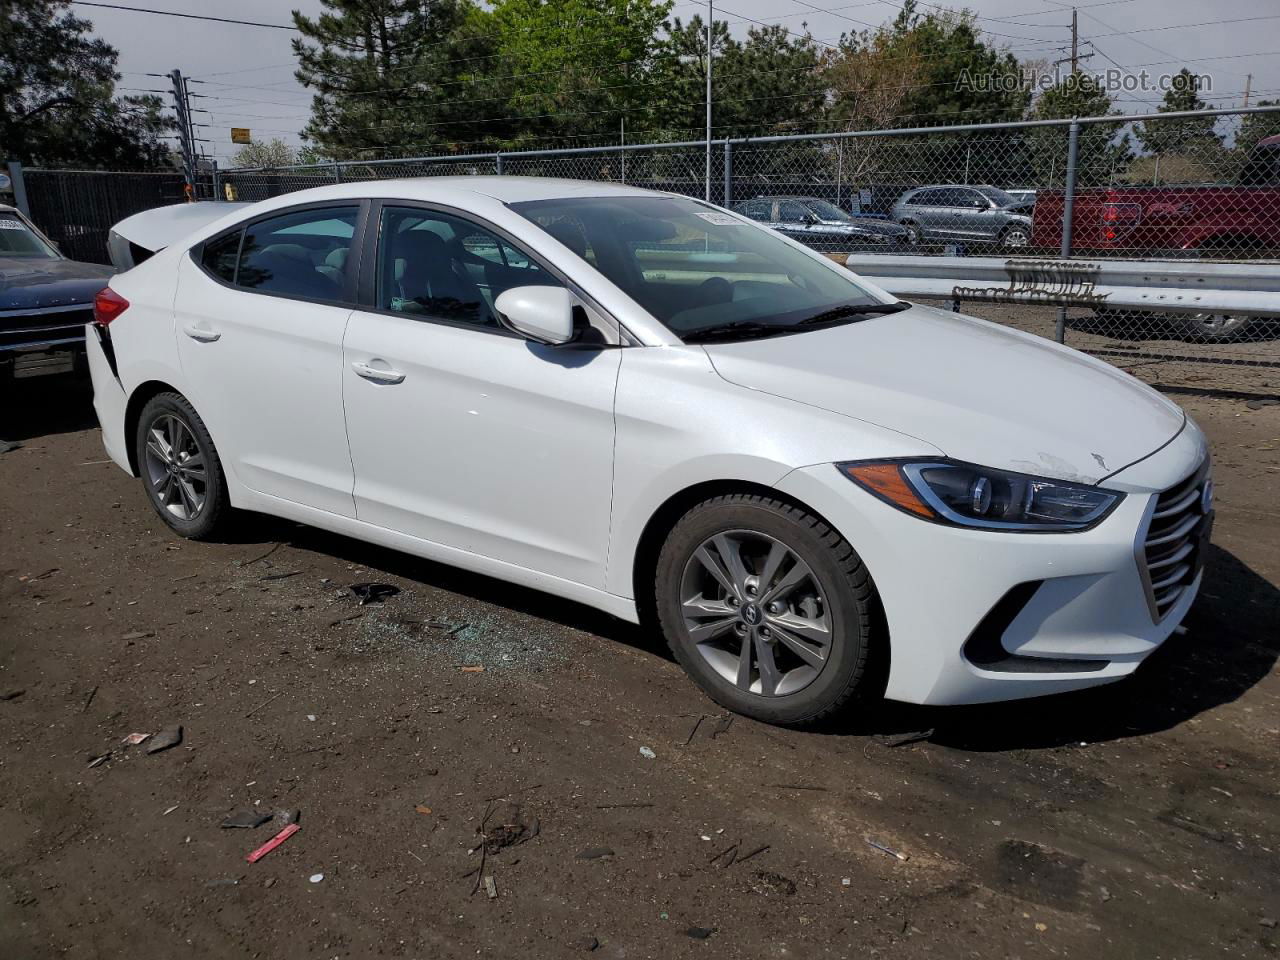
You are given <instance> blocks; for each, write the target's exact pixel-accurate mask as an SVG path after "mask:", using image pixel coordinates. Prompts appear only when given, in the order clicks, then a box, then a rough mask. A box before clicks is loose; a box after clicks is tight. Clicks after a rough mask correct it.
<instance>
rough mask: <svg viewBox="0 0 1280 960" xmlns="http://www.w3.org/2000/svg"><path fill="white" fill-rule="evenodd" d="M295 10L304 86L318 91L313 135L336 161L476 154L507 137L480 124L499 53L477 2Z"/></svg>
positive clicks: (390, 1)
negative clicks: (486, 83) (482, 84)
mask: <svg viewBox="0 0 1280 960" xmlns="http://www.w3.org/2000/svg"><path fill="white" fill-rule="evenodd" d="M323 6H324V9H323V11H322V12H321V13H320V14H319V15H318V16H317V17H315V18H314V19H312V18H309V17H306V16H303V15H302V14H301V13H298V12H297V11H295V12H294V15H293V19H294V24H295V25H296V26H297V28H298V30H299V31H300V32H301V34H302V36H301V37H299V38H298V39H296V40H294V41H293V51H294V55H295V56H296V57H297V58H298V71H297V77H298V80H299V82H300V83H302V84H303V85H304V86H306V87H308V88H310V89H312V90H314V91H315V96H314V97H313V98H312V103H311V120H310V122H309V123H308V124H307V127H306V129H305V131H304V135H305V136H306V138H307V139H308V140H310V141H312V142H313V143H314V144H315V145H316V147H317V149H318V150H320V151H321V152H323V153H324V154H326V155H327V156H332V157H334V158H336V159H352V158H366V159H367V158H370V157H381V156H392V157H394V156H402V155H405V154H409V153H415V152H416V153H422V152H431V151H433V150H441V151H454V152H468V151H469V150H470V149H472V148H473V146H474V145H475V142H476V141H481V142H485V141H488V140H490V139H492V138H494V137H496V136H500V135H501V131H500V130H495V129H494V128H492V127H487V126H485V125H483V124H479V123H477V122H476V120H477V117H479V116H482V115H483V114H484V111H483V110H482V109H478V108H479V107H481V106H482V105H481V104H477V103H475V100H476V98H477V97H479V96H483V94H477V93H476V92H475V87H476V80H477V76H478V75H479V74H480V73H481V72H482V71H483V70H484V69H486V68H487V67H488V65H489V64H490V62H491V61H492V59H493V57H492V54H493V46H492V44H491V42H490V39H489V37H488V36H487V34H486V29H487V28H486V26H485V23H486V15H485V14H484V13H483V11H481V9H480V8H479V7H478V6H476V4H475V3H473V2H472V0H433V2H431V3H424V2H422V0H323Z"/></svg>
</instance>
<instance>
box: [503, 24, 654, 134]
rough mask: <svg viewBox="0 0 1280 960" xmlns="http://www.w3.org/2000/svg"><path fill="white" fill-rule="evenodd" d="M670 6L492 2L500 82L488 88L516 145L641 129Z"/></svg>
mask: <svg viewBox="0 0 1280 960" xmlns="http://www.w3.org/2000/svg"><path fill="white" fill-rule="evenodd" d="M670 7H671V0H494V3H493V8H492V13H491V15H490V20H489V29H490V30H491V31H492V33H493V37H492V42H493V44H494V52H495V54H496V57H495V60H496V62H497V63H500V64H501V65H502V67H501V71H497V70H496V68H495V71H494V72H501V73H502V74H504V75H503V76H497V77H495V78H494V81H493V83H492V84H491V85H490V87H491V89H494V90H495V91H498V92H501V93H502V94H503V95H505V101H498V102H497V103H498V107H497V108H498V109H499V110H505V111H506V113H505V114H497V115H498V116H503V115H505V116H508V117H511V118H513V119H512V120H510V121H507V123H508V125H509V126H508V132H507V138H508V141H509V142H510V143H511V144H512V145H518V144H519V143H520V142H522V141H528V140H536V139H542V138H549V137H557V138H564V137H579V136H583V137H600V136H605V137H608V138H610V139H611V140H616V138H617V136H618V133H619V129H620V123H621V122H622V121H623V120H624V119H625V120H626V122H627V125H628V126H633V125H634V126H636V127H641V126H643V125H644V121H645V114H646V112H647V111H646V108H647V107H648V105H649V102H650V99H651V97H652V95H653V91H652V87H651V86H650V85H648V84H646V81H647V80H648V79H649V71H650V68H651V67H652V64H653V61H654V58H655V56H656V55H657V53H658V51H659V47H660V44H659V39H658V30H659V28H660V27H661V25H662V23H663V21H664V20H665V19H666V16H667V11H668V10H669V9H670Z"/></svg>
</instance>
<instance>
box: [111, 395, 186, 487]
mask: <svg viewBox="0 0 1280 960" xmlns="http://www.w3.org/2000/svg"><path fill="white" fill-rule="evenodd" d="M162 393H176V394H178V396H183V393H182V391H181V390H179V389H178V388H177V387H175V386H173V385H172V384H169V383H165V382H164V381H163V380H146V381H143V382H142V383H140V384H138V386H137V387H135V388H134V391H133V393H131V394H129V402H128V403H127V404H126V405H125V408H124V439H125V451H126V453H127V454H128V457H129V471H130V473H132V474H133V475H134V476H135V477H137V476H140V473H139V464H138V451H137V445H136V443H135V442H134V437H136V436H137V433H138V420H139V419H141V417H142V408H143V407H145V406H146V405H147V401H148V400H150V399H151V398H152V397H155V396H158V395H159V394H162Z"/></svg>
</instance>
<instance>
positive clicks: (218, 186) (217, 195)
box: [209, 160, 222, 200]
mask: <svg viewBox="0 0 1280 960" xmlns="http://www.w3.org/2000/svg"><path fill="white" fill-rule="evenodd" d="M209 174H210V176H212V178H213V185H212V190H213V196H211V197H210V198H209V199H210V200H221V199H222V175H221V174H220V173H219V172H218V161H217V160H210V161H209Z"/></svg>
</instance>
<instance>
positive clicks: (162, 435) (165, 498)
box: [134, 393, 231, 540]
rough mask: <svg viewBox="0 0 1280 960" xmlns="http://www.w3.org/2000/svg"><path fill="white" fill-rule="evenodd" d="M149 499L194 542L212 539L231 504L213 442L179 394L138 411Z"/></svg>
mask: <svg viewBox="0 0 1280 960" xmlns="http://www.w3.org/2000/svg"><path fill="white" fill-rule="evenodd" d="M134 443H135V450H136V452H137V462H138V470H139V473H141V475H142V483H143V485H144V486H145V487H146V490H147V499H148V500H150V501H151V506H152V507H154V508H155V510H156V513H158V514H160V518H161V519H162V520H164V522H165V523H166V524H168V525H169V526H170V527H171V528H172V529H173V530H175V531H176V532H178V533H180V534H182V536H184V537H189V538H191V539H193V540H206V539H209V538H211V537H213V536H216V535H217V534H218V532H219V531H221V530H222V529H223V528H224V527H225V526H226V524H227V522H228V520H229V515H230V513H231V503H230V499H229V498H228V496H227V480H226V475H225V474H224V473H223V470H222V462H221V461H220V460H219V459H218V451H217V449H216V448H215V447H214V445H213V438H212V437H210V436H209V431H208V429H207V428H206V427H205V425H204V421H203V420H201V419H200V415H199V414H198V413H196V411H195V409H194V408H193V407H192V406H191V404H190V403H188V402H187V400H186V398H185V397H183V396H182V395H181V394H177V393H161V394H157V395H156V396H154V397H152V398H151V399H150V400H148V401H147V403H146V405H145V406H144V407H143V408H142V414H141V416H140V417H139V418H138V429H137V433H136V435H135V437H134Z"/></svg>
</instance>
